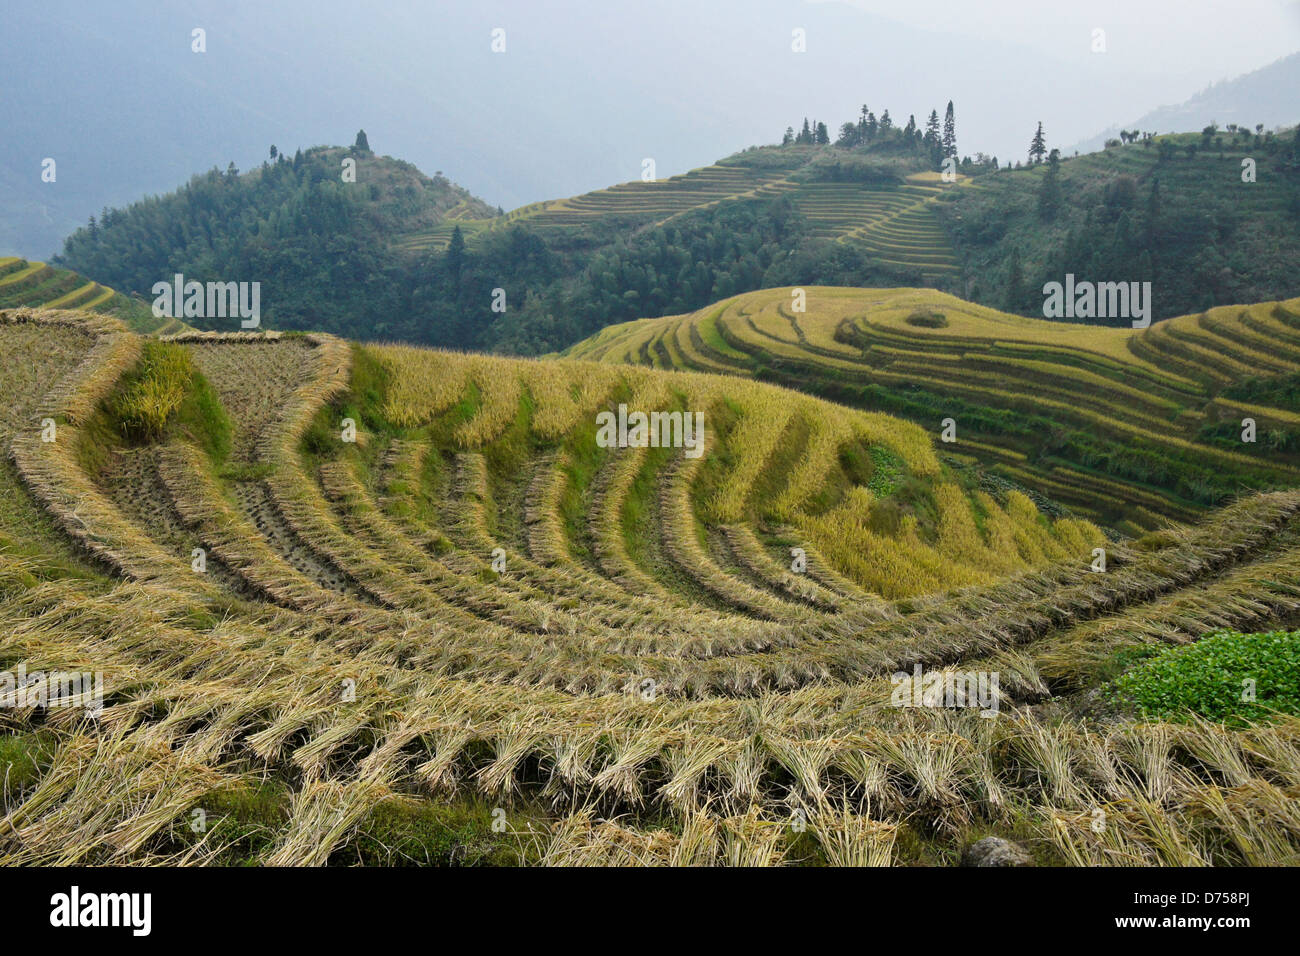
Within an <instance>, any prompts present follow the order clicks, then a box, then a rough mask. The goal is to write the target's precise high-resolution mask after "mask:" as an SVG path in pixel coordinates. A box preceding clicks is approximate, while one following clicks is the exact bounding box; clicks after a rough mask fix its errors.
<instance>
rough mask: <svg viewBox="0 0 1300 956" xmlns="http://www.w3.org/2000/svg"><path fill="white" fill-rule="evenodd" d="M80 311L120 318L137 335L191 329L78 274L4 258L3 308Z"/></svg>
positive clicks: (0, 278)
mask: <svg viewBox="0 0 1300 956" xmlns="http://www.w3.org/2000/svg"><path fill="white" fill-rule="evenodd" d="M17 308H42V309H78V310H81V311H85V312H98V313H101V314H104V315H113V316H116V317H118V318H120V319H122V321H124V322H125V323H126V324H127V325H128V327H129V328H131V329H133V330H134V331H136V332H145V333H150V332H157V333H160V334H171V333H174V332H179V331H182V330H184V329H186V328H188V326H187V325H185V323H184V322H181V321H180V320H179V319H158V318H155V317H154V315H153V313H152V311H151V310H150V308H149V306H147V305H144V304H143V303H141V302H139V301H136V300H133V299H128V298H127V297H126V296H124V295H121V294H120V293H117V292H114V291H113V290H112V289H110V288H109V287H108V286H105V285H100V284H99V283H98V282H92V281H90V280H89V279H86V278H84V277H83V276H80V275H78V274H77V273H75V272H71V271H69V270H67V269H59V268H57V267H55V266H49V265H46V264H45V263H43V262H28V261H27V260H26V259H19V258H16V257H13V256H9V257H0V309H17Z"/></svg>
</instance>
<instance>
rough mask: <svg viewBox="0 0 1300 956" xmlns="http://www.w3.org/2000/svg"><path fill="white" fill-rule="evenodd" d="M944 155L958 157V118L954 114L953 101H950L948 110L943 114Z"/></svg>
mask: <svg viewBox="0 0 1300 956" xmlns="http://www.w3.org/2000/svg"><path fill="white" fill-rule="evenodd" d="M943 155H944V156H956V155H957V118H956V115H955V114H954V113H953V109H952V100H949V101H948V109H947V111H946V112H945V113H944V114H943Z"/></svg>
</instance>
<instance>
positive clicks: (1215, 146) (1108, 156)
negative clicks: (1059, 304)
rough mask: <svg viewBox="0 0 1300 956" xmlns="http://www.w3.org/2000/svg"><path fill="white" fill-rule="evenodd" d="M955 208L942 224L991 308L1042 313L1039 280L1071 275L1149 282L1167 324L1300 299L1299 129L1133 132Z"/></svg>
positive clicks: (991, 180)
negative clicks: (1221, 308) (1221, 309)
mask: <svg viewBox="0 0 1300 956" xmlns="http://www.w3.org/2000/svg"><path fill="white" fill-rule="evenodd" d="M1135 133H1136V131H1135ZM1126 138H1129V137H1126ZM1246 160H1251V161H1252V162H1253V164H1254V165H1253V170H1252V171H1251V172H1252V174H1253V181H1249V182H1248V181H1244V179H1243V174H1245V173H1246V172H1247V167H1246V166H1245V165H1243V163H1245V161H1246ZM952 199H953V201H952V202H951V203H949V204H945V205H944V206H943V207H942V208H941V213H940V214H941V216H942V218H943V219H944V224H945V227H946V228H947V229H948V231H949V233H950V235H951V236H952V239H953V244H954V246H955V247H956V248H957V249H958V250H960V255H961V259H962V265H963V267H964V275H965V277H966V283H967V288H966V290H965V295H966V297H967V298H970V299H973V300H974V301H976V302H979V303H981V304H984V305H991V306H994V307H996V308H1000V309H1005V310H1007V311H1012V312H1019V313H1022V314H1025V315H1039V316H1041V315H1042V305H1043V294H1042V287H1043V284H1044V283H1046V282H1051V281H1056V282H1060V281H1061V280H1062V277H1063V276H1064V275H1065V274H1066V273H1074V274H1075V275H1076V276H1078V277H1079V278H1081V279H1084V278H1086V279H1089V280H1091V281H1123V282H1136V281H1150V282H1151V283H1152V288H1153V303H1154V312H1155V315H1154V317H1155V318H1157V319H1162V318H1169V317H1170V316H1175V315H1182V314H1186V313H1188V312H1196V311H1202V310H1205V309H1209V308H1212V307H1214V306H1216V305H1230V304H1236V303H1242V302H1257V301H1260V300H1266V299H1282V298H1287V297H1290V296H1294V295H1296V294H1297V293H1298V292H1300V276H1297V274H1296V270H1295V263H1296V262H1297V261H1300V128H1298V129H1292V130H1289V131H1284V132H1282V133H1280V134H1274V133H1269V132H1265V131H1256V130H1254V129H1251V130H1247V129H1244V128H1237V127H1235V126H1234V127H1231V128H1225V129H1218V128H1215V127H1207V128H1206V129H1205V131H1204V132H1202V133H1200V134H1185V135H1178V136H1160V137H1154V138H1150V139H1141V140H1139V139H1137V138H1136V135H1135V136H1134V137H1133V141H1131V142H1127V143H1119V142H1116V143H1114V144H1113V145H1112V146H1110V147H1109V148H1107V149H1106V150H1104V151H1103V152H1099V153H1089V154H1087V155H1084V156H1078V157H1070V158H1065V159H1060V158H1059V157H1057V158H1053V159H1047V160H1046V161H1043V162H1038V163H1033V164H1031V165H1029V166H1027V167H1025V168H1022V169H1013V170H1004V171H1001V172H999V173H997V174H995V175H991V176H984V177H981V178H980V180H979V188H977V189H972V190H962V191H959V192H955V193H954V194H953V197H952ZM1116 321H1118V322H1119V323H1120V324H1126V323H1127V320H1124V319H1119V320H1116Z"/></svg>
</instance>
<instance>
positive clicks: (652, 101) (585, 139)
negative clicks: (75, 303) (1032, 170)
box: [0, 0, 1300, 255]
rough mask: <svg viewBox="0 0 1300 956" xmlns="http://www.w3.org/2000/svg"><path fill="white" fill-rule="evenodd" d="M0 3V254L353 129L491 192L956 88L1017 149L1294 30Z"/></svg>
mask: <svg viewBox="0 0 1300 956" xmlns="http://www.w3.org/2000/svg"><path fill="white" fill-rule="evenodd" d="M4 23H5V29H4V31H3V32H0V129H3V130H4V131H5V135H4V136H3V137H0V193H3V195H4V197H5V198H6V200H7V201H8V203H9V205H8V207H7V208H6V207H3V206H0V252H4V251H20V252H22V253H24V254H31V255H46V254H48V253H49V252H50V251H51V249H52V248H55V247H56V244H57V243H58V241H59V240H60V238H61V237H62V236H63V235H66V233H67V232H68V231H69V230H70V228H71V226H72V225H75V224H77V223H84V222H85V219H86V217H87V216H88V215H89V214H90V213H92V212H97V211H98V210H99V208H100V207H101V206H102V205H105V204H121V203H124V202H127V201H130V200H132V199H135V198H138V197H140V196H141V195H142V194H144V193H146V192H162V191H165V190H169V189H174V188H176V187H177V186H179V185H181V184H183V183H184V182H185V181H186V180H187V179H188V178H189V177H190V176H191V175H192V174H193V173H195V172H199V171H202V170H205V169H208V168H211V167H212V166H214V165H217V166H221V167H224V166H225V165H226V163H227V162H229V161H231V160H233V161H234V162H235V163H236V164H237V165H239V166H240V167H241V168H247V167H248V166H250V165H251V164H253V163H256V162H260V161H261V160H262V159H263V158H264V157H265V155H266V150H267V147H268V146H269V145H270V144H271V143H275V144H276V145H277V146H278V147H280V149H282V150H287V151H290V152H292V150H293V149H295V148H298V147H304V148H305V147H308V146H312V145H317V144H346V143H350V142H351V141H352V138H353V136H354V135H355V133H356V130H357V129H358V128H365V130H366V131H367V133H368V134H369V138H370V143H371V145H372V146H373V147H374V148H375V149H376V150H377V151H378V152H381V153H386V154H389V155H392V156H396V157H399V158H401V159H406V160H409V161H411V162H413V163H415V164H416V165H417V166H419V167H420V168H421V169H423V170H424V171H425V172H428V173H433V172H434V171H436V170H442V171H443V172H444V173H445V174H446V175H447V176H449V177H450V178H451V179H453V180H454V181H456V182H458V183H460V184H462V185H464V186H466V187H467V188H469V189H470V190H471V191H473V192H474V193H476V194H477V195H479V196H481V197H482V198H484V199H486V200H487V201H488V202H490V203H492V204H493V205H501V206H503V207H505V208H506V209H510V208H513V207H515V206H519V205H522V204H524V203H528V202H533V201H536V200H540V199H548V198H555V197H560V196H568V195H573V194H575V193H579V192H584V191H586V190H590V189H597V188H600V187H602V186H606V185H610V184H612V183H616V182H626V181H628V180H632V179H635V178H637V177H639V175H640V172H641V163H642V160H643V159H644V158H653V159H654V160H655V161H656V168H657V172H658V174H659V175H660V176H667V175H672V174H674V173H678V172H683V171H685V170H687V169H690V168H693V167H696V166H701V165H705V164H707V163H710V162H712V161H714V160H716V159H718V158H720V157H723V156H726V155H728V154H730V153H732V152H735V151H737V150H739V149H743V148H744V147H746V146H749V145H752V144H758V143H772V142H776V141H778V140H779V138H780V136H781V132H782V130H784V129H785V127H786V126H787V125H798V124H799V123H800V122H801V120H802V118H803V117H804V116H808V117H810V118H812V119H820V120H823V121H825V122H826V123H827V125H828V126H829V127H831V129H832V131H834V130H835V128H836V127H837V126H838V125H839V124H840V123H841V122H843V121H845V120H849V119H852V118H854V117H856V115H857V112H858V109H859V107H860V106H861V105H862V104H864V103H866V104H869V105H870V106H871V108H872V109H873V110H875V112H876V113H877V114H880V113H882V112H883V111H884V110H885V109H889V110H890V112H891V114H892V116H893V117H894V118H895V119H896V120H897V121H898V122H899V123H900V124H902V123H905V122H906V121H907V116H908V114H909V113H914V114H915V115H916V117H917V119H918V121H920V122H923V121H924V118H925V116H926V115H927V114H928V113H929V111H930V110H931V109H938V110H939V111H940V112H941V113H942V111H943V108H944V104H945V103H946V102H947V101H948V100H949V99H952V100H954V101H955V103H956V110H957V126H958V145H959V147H960V149H961V152H962V153H963V154H973V153H975V152H976V151H983V152H987V153H991V154H995V155H998V156H999V157H1000V158H1001V159H1003V160H1004V161H1005V160H1007V159H1015V158H1023V156H1024V152H1025V149H1026V148H1027V146H1028V143H1029V139H1030V137H1031V135H1032V133H1033V130H1034V127H1035V124H1036V123H1037V122H1038V121H1040V120H1041V121H1042V122H1043V123H1044V126H1045V128H1046V130H1047V134H1048V142H1049V145H1051V146H1059V147H1062V148H1069V147H1071V146H1072V145H1073V144H1075V143H1077V142H1079V141H1081V140H1084V139H1086V138H1088V137H1091V136H1093V135H1094V134H1097V133H1099V132H1101V131H1102V130H1104V129H1106V128H1107V127H1110V126H1113V125H1115V124H1125V123H1131V122H1134V121H1136V120H1137V119H1138V118H1139V117H1141V116H1143V115H1144V114H1146V113H1147V112H1149V111H1150V110H1152V109H1154V108H1155V107H1158V106H1161V105H1164V104H1171V103H1180V102H1182V101H1183V100H1186V99H1187V98H1188V97H1189V96H1191V95H1192V94H1194V93H1196V92H1197V91H1199V90H1201V89H1203V88H1204V87H1206V86H1208V85H1209V84H1210V83H1211V82H1214V81H1218V80H1223V79H1228V78H1231V77H1234V76H1236V75H1239V74H1241V73H1244V72H1248V71H1252V70H1255V69H1259V68H1260V67H1263V66H1265V65H1267V64H1268V63H1271V62H1273V61H1275V60H1277V59H1278V58H1280V57H1282V56H1284V55H1286V54H1288V53H1291V52H1293V51H1295V50H1297V49H1300V6H1298V5H1297V3H1296V2H1293V0H1288V2H1286V3H1283V2H1278V0H1231V2H1228V0H1222V2H1210V0H1181V2H1174V0H1089V2H1085V3H1075V2H1062V0H1036V2H1031V0H962V2H956V0H923V2H920V3H915V2H913V3H908V2H899V0H812V2H805V0H641V2H628V0H617V2H611V0H366V2H356V0H276V2H273V3H268V2H265V0H175V2H169V3H158V2H156V0H113V2H112V3H104V2H103V0H42V2H41V3H38V4H13V5H11V7H10V9H8V10H6V12H5V16H4ZM195 27H202V28H204V29H205V30H206V31H207V52H206V53H203V54H195V53H194V52H192V50H191V48H190V34H191V30H192V29H193V28H195ZM497 27H500V28H503V29H504V30H505V31H506V41H507V48H506V52H505V53H503V54H496V53H493V51H492V49H491V36H490V34H491V31H492V30H493V29H495V28H497ZM1098 27H1100V28H1101V29H1103V30H1105V31H1106V52H1105V53H1104V54H1096V53H1093V52H1092V51H1091V44H1092V31H1093V29H1094V28H1098ZM796 28H800V29H803V30H804V31H805V32H806V40H807V49H806V52H804V53H795V52H794V51H792V49H791V40H792V31H793V30H794V29H796ZM1296 99H1297V103H1300V93H1298V95H1297V97H1296ZM1294 119H1300V116H1298V117H1295V118H1294ZM51 156H52V157H58V158H59V182H58V186H57V188H49V187H48V186H47V185H45V184H42V183H41V182H40V181H39V170H40V162H41V159H42V158H43V157H51ZM32 224H37V225H39V229H36V227H35V226H33V225H32ZM33 230H35V231H33Z"/></svg>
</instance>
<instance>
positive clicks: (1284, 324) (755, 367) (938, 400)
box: [566, 287, 1300, 530]
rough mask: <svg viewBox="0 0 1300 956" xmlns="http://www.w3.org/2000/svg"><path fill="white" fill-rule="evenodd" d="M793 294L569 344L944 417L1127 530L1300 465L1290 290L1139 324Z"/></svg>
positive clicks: (1263, 483)
mask: <svg viewBox="0 0 1300 956" xmlns="http://www.w3.org/2000/svg"><path fill="white" fill-rule="evenodd" d="M804 292H805V294H806V311H805V312H795V311H793V310H794V308H795V305H794V301H795V297H794V296H793V294H792V290H790V289H772V290H766V291H763V292H755V293H749V294H746V295H742V296H737V297H735V298H732V299H729V300H726V301H724V302H721V303H718V304H716V305H714V306H710V307H709V308H707V309H703V310H700V311H699V312H695V313H691V314H689V315H684V316H676V317H669V318H664V319H646V320H641V321H639V322H632V323H627V324H624V325H621V326H615V327H612V328H609V329H606V330H605V331H604V332H602V333H600V334H599V335H597V336H595V337H593V338H592V339H589V340H587V341H586V342H583V343H580V344H579V345H577V346H574V347H573V348H571V349H569V350H568V352H567V353H566V354H567V355H569V356H571V357H575V358H586V359H596V360H599V361H602V362H613V363H633V364H641V365H649V366H653V367H659V368H693V369H700V370H704V371H711V372H724V373H730V374H737V375H747V376H755V377H758V378H761V379H765V380H769V381H775V382H780V383H782V384H786V385H789V386H792V387H796V388H800V389H803V390H804V391H807V392H811V393H813V394H817V395H822V396H824V397H827V398H833V399H835V400H837V401H841V402H844V403H846V404H849V405H852V406H855V407H859V408H867V409H873V410H881V411H888V412H890V413H893V414H898V415H902V416H905V417H907V418H910V419H912V420H913V421H916V422H917V423H919V424H921V425H922V426H923V427H925V428H926V429H927V430H929V431H931V433H932V434H934V433H937V432H938V430H939V428H940V423H941V421H942V420H943V419H945V418H952V419H954V420H955V422H956V427H957V433H956V437H957V440H956V441H955V442H953V443H952V444H948V445H944V446H942V452H943V453H944V454H946V455H948V456H949V457H951V458H953V459H954V460H956V461H963V460H965V461H979V462H981V463H983V464H985V465H988V466H990V467H991V470H992V471H993V473H994V474H998V475H1001V476H1003V477H1004V478H1006V479H1008V480H1010V481H1013V482H1016V483H1018V484H1022V485H1024V486H1027V487H1029V488H1032V489H1034V490H1036V491H1038V492H1040V493H1041V494H1043V495H1045V496H1047V497H1048V498H1054V499H1057V500H1060V501H1063V502H1066V503H1068V504H1070V505H1071V506H1073V507H1075V508H1078V509H1080V510H1081V511H1082V513H1084V514H1086V515H1089V516H1090V517H1092V518H1093V519H1094V520H1097V521H1101V522H1103V523H1107V524H1116V525H1117V526H1119V527H1121V528H1128V529H1130V530H1135V529H1136V528H1138V527H1146V528H1150V527H1154V526H1157V525H1159V524H1160V523H1162V520H1163V519H1164V518H1167V517H1173V518H1177V519H1181V520H1185V519H1189V518H1192V517H1194V516H1195V515H1196V514H1198V513H1200V512H1201V511H1202V509H1204V508H1205V507H1207V506H1212V505H1215V504H1219V503H1222V502H1223V501H1225V500H1226V499H1228V498H1229V497H1231V496H1233V495H1236V494H1240V493H1243V492H1247V491H1257V490H1264V489H1268V488H1274V487H1283V486H1288V485H1291V484H1294V483H1295V482H1296V480H1297V478H1300V405H1298V404H1297V402H1296V399H1295V397H1294V394H1293V390H1294V387H1295V386H1294V382H1295V376H1296V375H1297V373H1300V300H1296V299H1292V300H1288V301H1286V302H1266V303H1260V304H1257V305H1253V306H1248V307H1247V306H1237V307H1223V308H1217V309H1212V310H1210V311H1209V312H1206V313H1203V314H1199V315H1188V316H1183V317H1180V318H1176V319H1171V320H1169V321H1166V322H1161V323H1157V324H1155V325H1153V326H1151V328H1149V329H1145V330H1141V331H1135V330H1134V329H1132V328H1128V329H1122V328H1104V327H1098V326H1091V325H1083V324H1078V323H1072V324H1066V323H1060V322H1049V321H1046V320H1043V319H1030V318H1025V317H1022V316H1018V315H1011V314H1008V313H1002V312H997V311H995V310H992V309H986V308H984V307H982V306H977V305H974V304H972V303H969V302H965V301H963V300H961V299H958V298H956V297H953V296H949V295H945V294H943V293H939V292H933V291H928V290H918V289H843V288H823V287H809V288H808V289H806V290H804ZM1247 417H1249V418H1253V419H1254V420H1255V422H1256V425H1257V431H1258V437H1257V441H1256V442H1255V443H1253V444H1249V443H1244V442H1242V441H1241V436H1240V433H1241V431H1242V426H1241V422H1242V420H1243V419H1244V418H1247Z"/></svg>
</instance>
